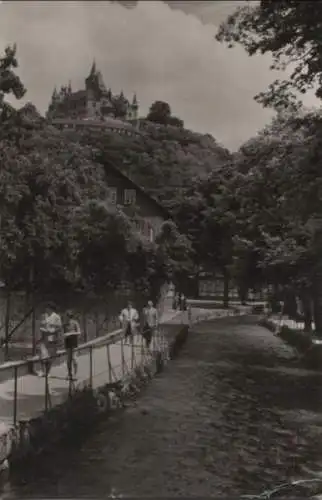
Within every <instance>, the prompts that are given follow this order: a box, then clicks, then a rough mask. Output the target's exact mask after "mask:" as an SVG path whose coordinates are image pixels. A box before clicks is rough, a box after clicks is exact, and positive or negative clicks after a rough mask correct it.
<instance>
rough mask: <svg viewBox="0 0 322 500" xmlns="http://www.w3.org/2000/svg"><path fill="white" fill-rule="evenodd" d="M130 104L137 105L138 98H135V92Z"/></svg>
mask: <svg viewBox="0 0 322 500" xmlns="http://www.w3.org/2000/svg"><path fill="white" fill-rule="evenodd" d="M132 106H136V107H137V106H138V100H137V97H136V92H134V96H133V101H132Z"/></svg>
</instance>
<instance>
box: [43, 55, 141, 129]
mask: <svg viewBox="0 0 322 500" xmlns="http://www.w3.org/2000/svg"><path fill="white" fill-rule="evenodd" d="M138 112H139V105H138V102H137V98H136V95H135V94H134V96H133V99H132V102H130V101H129V100H128V99H127V98H126V97H125V96H124V94H123V92H121V93H120V94H118V95H113V94H112V91H111V89H106V87H105V84H104V81H103V77H102V74H101V72H100V71H98V70H97V69H96V64H95V61H94V62H93V65H92V68H91V71H90V74H89V76H88V77H87V78H86V79H85V89H84V90H78V91H76V92H73V91H72V87H71V83H70V82H69V84H68V85H66V86H62V87H61V89H60V91H57V90H56V88H55V89H54V92H53V94H52V98H51V102H50V104H49V107H48V111H47V118H48V119H49V120H53V121H57V120H58V121H61V120H66V119H68V120H77V121H79V120H90V121H92V122H93V121H100V122H103V123H104V122H106V123H107V122H109V123H111V122H113V120H117V121H119V120H121V121H125V122H136V121H137V119H138Z"/></svg>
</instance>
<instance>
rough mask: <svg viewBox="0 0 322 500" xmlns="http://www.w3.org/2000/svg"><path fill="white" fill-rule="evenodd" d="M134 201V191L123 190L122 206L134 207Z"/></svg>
mask: <svg viewBox="0 0 322 500" xmlns="http://www.w3.org/2000/svg"><path fill="white" fill-rule="evenodd" d="M135 201H136V192H135V189H124V205H134V203H135Z"/></svg>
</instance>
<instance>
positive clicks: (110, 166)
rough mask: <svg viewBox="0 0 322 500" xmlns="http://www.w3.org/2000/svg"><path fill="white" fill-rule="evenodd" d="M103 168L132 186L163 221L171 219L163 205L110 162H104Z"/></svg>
mask: <svg viewBox="0 0 322 500" xmlns="http://www.w3.org/2000/svg"><path fill="white" fill-rule="evenodd" d="M104 166H105V167H106V168H107V169H109V170H111V171H112V172H113V173H114V174H115V175H117V176H118V177H121V178H123V179H124V180H126V181H127V182H128V183H129V184H130V185H131V186H133V188H134V189H136V191H138V192H139V193H140V194H141V196H142V197H144V198H145V199H147V200H148V201H150V203H152V204H153V205H154V206H155V207H156V208H157V209H158V210H159V211H160V212H161V213H162V216H163V217H164V218H165V219H171V218H172V217H171V214H170V212H168V210H167V209H166V208H165V207H164V206H163V205H161V204H160V203H159V202H158V201H157V200H156V199H155V198H153V196H151V195H150V194H148V193H147V192H146V191H145V189H143V188H142V187H141V186H139V185H138V184H137V183H136V182H134V181H133V180H132V179H131V178H130V177H128V176H127V175H126V174H124V173H123V172H121V171H120V170H119V169H118V168H117V167H116V166H115V165H114V164H113V163H111V162H104Z"/></svg>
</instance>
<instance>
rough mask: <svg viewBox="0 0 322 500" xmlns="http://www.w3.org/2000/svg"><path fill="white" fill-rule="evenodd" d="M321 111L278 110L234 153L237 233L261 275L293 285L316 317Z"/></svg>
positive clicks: (320, 326)
mask: <svg viewBox="0 0 322 500" xmlns="http://www.w3.org/2000/svg"><path fill="white" fill-rule="evenodd" d="M321 127H322V116H321V113H320V112H316V113H307V114H304V113H300V114H291V113H288V114H286V115H284V116H283V115H281V114H280V115H279V116H278V117H277V118H276V119H275V120H273V122H272V124H271V126H269V127H266V129H264V130H263V131H262V132H261V133H260V134H258V136H257V138H256V139H253V140H251V141H249V142H248V143H247V144H246V145H244V146H243V147H242V148H241V151H240V152H239V155H237V157H236V168H237V169H239V167H240V170H241V171H242V172H243V173H242V174H239V177H238V179H239V181H238V182H239V187H238V188H235V192H236V194H237V196H239V197H240V198H241V200H242V204H241V210H240V214H239V217H238V218H239V226H238V232H237V236H238V237H240V238H243V239H244V240H245V241H246V242H247V244H249V246H250V248H252V249H253V250H255V251H256V252H257V256H258V266H259V267H260V268H261V270H262V272H263V276H264V277H265V280H266V281H267V282H269V283H272V284H273V285H275V286H276V287H278V286H283V287H286V286H287V287H288V288H289V287H292V289H293V292H294V293H295V294H296V295H298V296H299V297H300V298H301V299H302V303H303V309H304V313H305V317H306V324H307V325H309V323H310V320H309V316H310V314H309V313H310V309H311V305H310V303H312V304H313V314H314V320H315V325H316V330H317V332H318V333H320V334H321V332H322V318H321V295H322V290H321V277H320V276H321V275H320V273H321V257H320V256H321V251H322V241H321V224H320V222H319V221H320V219H321V217H322V210H321V203H320V199H321V196H322V176H321V175H322V174H321V169H320V164H321V152H320V151H321V130H322V128H321Z"/></svg>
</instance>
